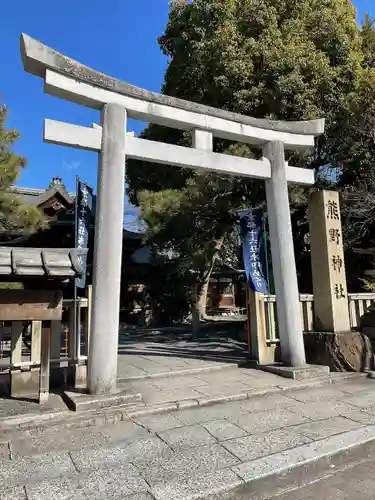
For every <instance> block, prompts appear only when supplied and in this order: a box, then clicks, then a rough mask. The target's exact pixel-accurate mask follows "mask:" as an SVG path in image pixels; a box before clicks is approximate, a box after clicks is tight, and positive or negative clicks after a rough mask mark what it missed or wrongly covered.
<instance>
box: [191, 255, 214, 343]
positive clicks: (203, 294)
mask: <svg viewBox="0 0 375 500" xmlns="http://www.w3.org/2000/svg"><path fill="white" fill-rule="evenodd" d="M212 269H213V264H212V265H211V267H210V268H209V269H207V270H206V272H205V273H204V275H203V279H202V283H201V284H200V285H196V291H195V297H194V304H193V308H192V325H193V335H194V336H196V335H199V330H200V322H201V320H202V319H204V318H205V317H206V305H207V293H208V286H209V284H210V278H211V273H212Z"/></svg>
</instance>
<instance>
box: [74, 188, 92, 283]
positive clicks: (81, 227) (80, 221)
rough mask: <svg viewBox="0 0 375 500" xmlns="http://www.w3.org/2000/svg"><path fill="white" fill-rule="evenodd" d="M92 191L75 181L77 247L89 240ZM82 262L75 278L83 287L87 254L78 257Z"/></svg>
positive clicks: (81, 246)
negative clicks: (78, 276)
mask: <svg viewBox="0 0 375 500" xmlns="http://www.w3.org/2000/svg"><path fill="white" fill-rule="evenodd" d="M92 193H93V191H92V188H91V187H90V186H88V185H87V184H86V183H85V182H81V181H78V183H77V194H76V196H77V201H76V203H77V215H76V216H77V221H76V231H77V234H76V246H77V248H87V246H88V242H89V229H90V226H91V225H92V220H93V216H92V198H93V195H92ZM79 258H80V259H81V264H82V269H83V272H82V277H81V278H77V279H76V286H77V288H85V285H86V269H87V256H84V257H79Z"/></svg>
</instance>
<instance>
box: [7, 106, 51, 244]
mask: <svg viewBox="0 0 375 500" xmlns="http://www.w3.org/2000/svg"><path fill="white" fill-rule="evenodd" d="M6 117H7V109H6V107H5V106H2V107H0V241H7V240H9V239H12V238H13V237H15V236H20V235H24V234H28V233H32V232H34V231H36V230H38V229H40V228H41V227H43V225H44V222H43V214H42V213H41V212H40V211H39V210H38V209H36V208H34V207H30V206H26V205H24V204H23V203H22V201H21V199H20V198H19V197H17V195H16V194H15V193H14V192H13V191H12V190H11V189H10V188H11V186H13V185H14V184H15V183H16V181H17V179H18V176H19V174H20V169H21V168H24V167H25V166H26V160H25V158H23V157H22V156H19V155H18V154H16V153H14V152H13V151H12V150H11V147H12V146H13V144H14V143H15V142H16V140H17V139H18V137H19V132H18V131H17V130H11V129H7V128H6V126H5V122H6Z"/></svg>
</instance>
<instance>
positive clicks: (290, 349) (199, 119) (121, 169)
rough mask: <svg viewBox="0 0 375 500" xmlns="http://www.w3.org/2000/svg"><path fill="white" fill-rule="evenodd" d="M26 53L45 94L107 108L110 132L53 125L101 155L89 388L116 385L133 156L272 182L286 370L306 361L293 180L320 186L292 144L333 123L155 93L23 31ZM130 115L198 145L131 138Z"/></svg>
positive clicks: (56, 135)
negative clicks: (237, 152)
mask: <svg viewBox="0 0 375 500" xmlns="http://www.w3.org/2000/svg"><path fill="white" fill-rule="evenodd" d="M21 53H22V59H23V64H24V68H25V71H28V72H29V73H32V74H33V75H36V76H39V77H41V78H43V79H44V90H45V92H47V93H48V94H51V95H54V96H58V97H61V98H63V99H66V100H68V101H71V102H75V103H78V104H81V105H84V106H88V107H90V108H94V109H98V110H100V111H101V128H100V127H99V128H88V127H87V128H86V127H81V126H77V125H71V124H68V123H62V122H57V121H53V120H45V123H44V140H45V141H46V142H49V143H54V144H61V145H65V146H71V147H75V148H82V149H87V150H91V151H97V152H99V167H98V185H97V196H98V205H97V214H96V228H95V246H94V270H93V308H92V319H91V336H90V337H91V338H90V349H89V360H88V389H89V391H90V392H91V393H92V394H104V393H108V392H112V391H113V390H114V389H115V388H116V375H117V347H118V328H119V298H120V275H121V253H122V231H123V206H124V178H125V160H126V158H135V159H139V160H144V161H150V162H154V163H160V164H162V165H163V164H166V165H174V166H175V167H184V168H192V169H195V170H199V171H204V172H216V173H219V174H228V175H235V176H241V177H247V178H255V179H264V180H265V182H266V197H267V206H268V213H269V227H270V238H271V250H272V261H273V271H274V279H275V289H276V295H277V314H278V324H279V330H280V343H281V351H282V360H283V363H284V364H285V365H286V366H291V367H302V366H304V365H305V364H306V358H305V349H304V343H303V334H302V324H301V316H300V309H299V308H300V305H299V295H298V284H297V275H296V264H295V257H294V248H293V236H292V228H291V219H290V211H289V198H288V182H289V183H295V184H304V185H312V184H314V172H313V171H311V170H307V169H302V168H296V167H292V166H289V165H288V164H287V163H286V161H285V155H284V149H287V150H291V151H295V150H299V149H306V148H311V147H313V146H314V138H315V137H316V136H317V135H320V134H322V133H323V132H324V120H315V121H307V122H281V121H269V120H266V119H255V118H251V117H249V116H244V115H240V114H236V113H232V112H229V111H224V110H220V109H216V108H211V107H208V106H204V105H201V104H196V103H193V102H188V101H184V100H181V99H176V98H173V97H169V96H166V95H160V94H156V93H152V92H148V91H147V90H144V89H141V88H138V87H134V86H132V85H129V84H128V83H125V82H122V81H120V80H117V79H115V78H112V77H109V76H107V75H105V74H103V73H99V72H96V71H94V70H93V69H90V68H88V67H86V66H84V65H82V64H80V63H78V62H76V61H73V60H72V59H69V58H68V57H66V56H64V55H63V54H60V53H58V52H56V51H55V50H53V49H50V48H49V47H46V46H45V45H43V44H42V43H40V42H38V41H37V40H34V39H32V38H30V37H29V36H27V35H24V34H23V35H22V36H21ZM128 117H129V118H134V119H138V120H144V121H146V122H150V123H157V124H160V125H164V126H168V127H172V128H178V129H184V130H187V129H189V130H192V131H193V147H192V148H186V147H181V146H175V145H171V144H165V143H159V142H153V141H148V140H145V139H140V138H137V137H132V136H129V135H127V133H126V122H127V118H128ZM213 137H220V138H223V139H229V140H232V141H238V142H243V143H247V144H257V145H259V146H260V147H261V148H262V150H263V157H262V158H261V159H260V160H253V159H248V158H240V157H234V156H229V155H224V154H219V153H214V152H213Z"/></svg>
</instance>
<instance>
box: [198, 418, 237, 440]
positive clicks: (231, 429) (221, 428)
mask: <svg viewBox="0 0 375 500" xmlns="http://www.w3.org/2000/svg"><path fill="white" fill-rule="evenodd" d="M202 426H203V427H204V428H205V429H206V430H207V431H208V432H209V433H210V434H211V435H212V436H213V437H214V438H216V439H217V440H218V441H225V440H227V439H233V438H242V437H244V436H246V434H247V433H246V432H245V431H244V430H243V429H241V428H240V427H238V426H237V425H235V424H233V423H232V422H229V421H228V420H225V419H221V420H213V421H211V422H206V423H205V424H202Z"/></svg>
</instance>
